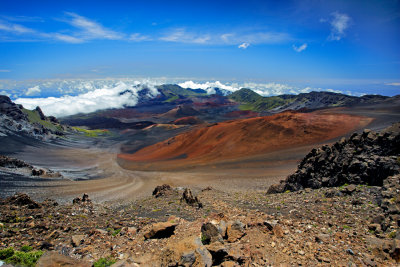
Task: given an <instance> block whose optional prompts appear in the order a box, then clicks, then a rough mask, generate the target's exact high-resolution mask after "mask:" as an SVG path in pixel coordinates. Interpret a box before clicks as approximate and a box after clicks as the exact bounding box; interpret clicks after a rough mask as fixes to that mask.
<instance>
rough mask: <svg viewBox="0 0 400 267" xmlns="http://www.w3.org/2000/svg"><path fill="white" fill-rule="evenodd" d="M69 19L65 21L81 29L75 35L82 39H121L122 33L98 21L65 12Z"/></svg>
mask: <svg viewBox="0 0 400 267" xmlns="http://www.w3.org/2000/svg"><path fill="white" fill-rule="evenodd" d="M65 14H67V15H68V16H69V17H70V19H69V20H67V21H66V22H67V23H69V24H71V25H72V26H74V27H76V28H78V29H80V30H81V32H78V33H77V35H79V36H81V37H82V38H83V39H110V40H118V39H123V38H124V34H122V33H119V32H116V31H113V30H110V29H107V28H105V27H104V26H102V25H101V24H100V23H98V22H96V21H94V20H91V19H88V18H86V17H83V16H80V15H78V14H75V13H72V12H66V13H65Z"/></svg>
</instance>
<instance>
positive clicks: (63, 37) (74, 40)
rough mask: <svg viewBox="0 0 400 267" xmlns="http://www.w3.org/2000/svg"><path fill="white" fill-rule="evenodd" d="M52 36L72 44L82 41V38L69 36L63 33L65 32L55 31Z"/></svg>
mask: <svg viewBox="0 0 400 267" xmlns="http://www.w3.org/2000/svg"><path fill="white" fill-rule="evenodd" d="M53 36H54V38H55V39H57V40H60V41H63V42H66V43H72V44H79V43H83V42H84V40H83V39H80V38H77V37H74V36H70V35H65V34H61V33H55V34H54V35H53Z"/></svg>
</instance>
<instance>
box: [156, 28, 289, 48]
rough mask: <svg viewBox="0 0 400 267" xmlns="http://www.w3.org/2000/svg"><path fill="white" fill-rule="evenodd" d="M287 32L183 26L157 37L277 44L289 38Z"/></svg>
mask: <svg viewBox="0 0 400 267" xmlns="http://www.w3.org/2000/svg"><path fill="white" fill-rule="evenodd" d="M291 39H292V37H291V36H290V35H289V34H287V33H276V32H243V31H238V32H235V33H233V32H232V33H223V34H221V33H215V32H214V33H212V32H208V33H204V32H196V31H187V30H186V29H185V28H176V29H173V30H172V31H170V32H168V33H167V34H166V35H164V36H162V37H161V38H159V40H161V41H165V42H180V43H197V44H210V45H238V44H243V43H247V44H277V43H284V42H287V41H289V40H291Z"/></svg>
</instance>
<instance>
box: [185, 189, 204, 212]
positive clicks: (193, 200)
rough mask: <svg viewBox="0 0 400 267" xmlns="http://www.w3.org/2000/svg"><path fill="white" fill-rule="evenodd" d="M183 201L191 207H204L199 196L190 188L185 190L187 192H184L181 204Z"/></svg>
mask: <svg viewBox="0 0 400 267" xmlns="http://www.w3.org/2000/svg"><path fill="white" fill-rule="evenodd" d="M182 201H185V202H186V203H187V204H189V205H190V206H196V207H198V208H202V207H203V204H202V203H201V202H200V200H199V199H198V198H197V196H194V195H193V193H192V190H190V189H189V188H185V190H184V191H183V194H182V197H181V202H182Z"/></svg>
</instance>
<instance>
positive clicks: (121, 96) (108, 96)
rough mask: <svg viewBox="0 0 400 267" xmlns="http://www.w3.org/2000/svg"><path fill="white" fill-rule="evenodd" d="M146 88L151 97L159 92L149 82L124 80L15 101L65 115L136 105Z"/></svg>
mask: <svg viewBox="0 0 400 267" xmlns="http://www.w3.org/2000/svg"><path fill="white" fill-rule="evenodd" d="M144 88H148V89H150V91H149V93H148V96H149V97H155V96H156V95H157V94H158V91H157V89H155V88H154V86H152V85H149V84H138V85H128V84H126V83H124V82H119V83H117V84H116V85H115V87H105V88H102V89H95V90H93V91H90V92H87V93H84V94H80V95H76V96H70V95H65V96H62V97H47V98H18V99H16V100H15V103H18V104H22V105H23V106H24V107H25V108H28V109H34V108H35V107H36V106H40V107H41V109H42V110H43V112H44V113H45V114H46V115H52V116H56V117H63V116H68V115H73V114H77V113H90V112H94V111H97V110H102V109H109V108H121V107H124V106H135V105H136V104H137V103H138V101H139V95H138V93H139V92H140V91H142V90H143V89H144ZM127 90H128V91H127Z"/></svg>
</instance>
